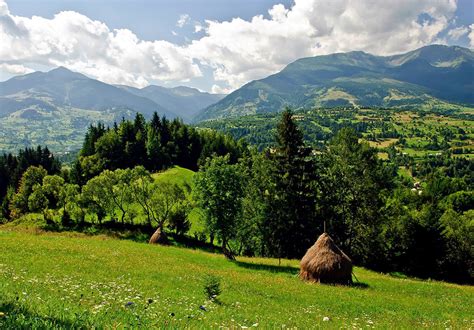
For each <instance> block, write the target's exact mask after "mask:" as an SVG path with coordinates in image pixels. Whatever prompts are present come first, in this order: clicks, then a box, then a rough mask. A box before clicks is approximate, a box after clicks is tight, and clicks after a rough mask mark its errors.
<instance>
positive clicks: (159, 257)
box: [0, 227, 474, 329]
mask: <svg viewBox="0 0 474 330" xmlns="http://www.w3.org/2000/svg"><path fill="white" fill-rule="evenodd" d="M0 246H1V247H2V253H1V254H0V328H4V329H6V328H8V329H19V328H53V327H56V328H58V327H59V328H70V327H84V328H91V327H97V328H102V327H107V328H150V327H170V328H174V327H193V328H202V327H216V328H218V327H230V328H245V327H263V328H296V327H299V328H309V327H312V328H314V327H319V326H324V327H330V328H340V327H344V328H366V327H371V328H374V327H375V328H393V327H397V328H415V327H416V328H419V327H426V328H430V329H433V328H439V329H448V328H456V329H461V328H465V329H468V328H472V327H473V326H474V319H473V315H474V313H473V312H474V310H473V307H472V306H473V301H474V288H473V287H471V286H459V285H453V284H448V283H443V282H435V281H420V280H415V279H408V278H396V277H392V276H389V275H382V274H377V273H374V272H371V271H367V270H365V269H362V268H356V269H355V275H356V276H357V278H358V280H359V281H361V282H362V283H363V284H361V285H359V286H357V287H350V288H348V287H338V286H327V285H315V284H308V283H303V282H301V281H300V280H299V279H298V277H297V273H298V261H296V260H284V261H282V264H281V266H278V261H277V260H274V259H258V258H238V260H237V262H229V261H227V260H225V259H224V257H223V256H222V255H218V254H211V253H206V252H202V251H199V250H191V249H183V248H177V247H170V246H168V247H164V246H151V245H147V244H143V243H135V242H131V241H124V240H116V239H111V238H108V237H105V236H93V237H90V236H85V235H83V234H75V233H67V234H57V233H56V234H54V233H44V232H40V231H37V230H32V229H30V230H26V229H19V228H16V229H14V230H12V229H11V228H5V227H3V228H2V227H0ZM206 274H213V275H215V276H218V277H219V278H220V279H221V288H222V294H221V295H220V296H219V297H218V299H219V301H218V302H217V303H216V302H210V301H208V300H207V298H206V296H205V295H204V292H203V286H204V284H203V283H204V282H203V278H204V277H205V275H206ZM326 317H327V318H329V320H328V321H325V320H327V319H325V318H326Z"/></svg>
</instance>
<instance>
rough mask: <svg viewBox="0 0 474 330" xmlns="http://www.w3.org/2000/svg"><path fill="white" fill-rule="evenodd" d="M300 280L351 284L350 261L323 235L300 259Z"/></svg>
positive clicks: (330, 239)
mask: <svg viewBox="0 0 474 330" xmlns="http://www.w3.org/2000/svg"><path fill="white" fill-rule="evenodd" d="M300 278H301V279H303V280H306V281H311V282H318V283H332V284H345V285H347V284H352V261H351V259H350V258H349V257H348V256H347V255H346V254H345V253H344V252H342V250H341V249H339V247H338V246H337V245H336V244H335V243H334V241H333V240H332V238H331V237H330V236H329V235H328V234H326V233H324V234H322V235H321V236H319V238H318V240H317V241H316V243H315V244H314V245H313V246H312V247H310V248H309V249H308V251H307V252H306V254H305V255H304V257H303V259H301V262H300Z"/></svg>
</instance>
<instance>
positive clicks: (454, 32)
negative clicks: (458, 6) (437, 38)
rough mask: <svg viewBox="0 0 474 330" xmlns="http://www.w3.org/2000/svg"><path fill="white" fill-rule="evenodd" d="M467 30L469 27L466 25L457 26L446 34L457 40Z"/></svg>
mask: <svg viewBox="0 0 474 330" xmlns="http://www.w3.org/2000/svg"><path fill="white" fill-rule="evenodd" d="M468 32H469V28H468V27H467V26H459V27H457V28H454V29H452V30H449V32H448V36H449V37H450V38H451V39H453V40H458V39H459V38H461V37H462V36H464V35H466V34H467V33H468Z"/></svg>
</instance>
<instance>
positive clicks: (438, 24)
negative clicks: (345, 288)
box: [0, 0, 474, 93]
mask: <svg viewBox="0 0 474 330" xmlns="http://www.w3.org/2000/svg"><path fill="white" fill-rule="evenodd" d="M473 4H474V1H473V0H458V1H456V0H383V1H382V0H380V1H379V0H295V1H290V0H279V1H278V0H277V1H274V0H258V1H254V0H154V1H152V0H134V1H133V0H104V1H97V0H80V1H79V0H17V1H13V0H11V1H10V0H9V1H4V0H0V80H6V79H8V78H10V77H12V76H14V75H18V74H24V73H28V72H32V71H35V70H42V71H46V70H49V69H51V68H54V67H57V66H65V67H67V68H69V69H71V70H74V71H78V72H81V73H84V74H86V75H88V76H90V77H93V78H96V79H99V80H102V81H104V82H107V83H114V84H126V85H131V86H136V87H144V86H147V85H149V84H157V85H163V86H177V85H186V86H192V87H197V88H199V89H201V90H205V91H211V92H215V93H218V92H229V91H232V90H234V89H236V88H239V87H240V86H242V85H243V84H245V83H247V82H248V81H250V80H253V79H260V78H263V77H266V76H268V75H269V74H272V73H275V72H277V71H279V70H281V69H282V68H283V67H285V66H286V65H287V64H288V63H291V62H293V61H294V60H296V59H298V58H301V57H307V56H314V55H321V54H328V53H334V52H346V51H352V50H362V51H366V52H369V53H373V54H378V55H389V54H395V53H400V52H405V51H409V50H413V49H416V48H418V47H421V46H424V45H428V44H432V43H441V44H448V45H461V46H464V47H470V48H473V47H474V8H473Z"/></svg>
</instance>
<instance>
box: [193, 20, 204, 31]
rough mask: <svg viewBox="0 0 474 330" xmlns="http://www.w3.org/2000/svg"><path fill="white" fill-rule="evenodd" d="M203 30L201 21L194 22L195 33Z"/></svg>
mask: <svg viewBox="0 0 474 330" xmlns="http://www.w3.org/2000/svg"><path fill="white" fill-rule="evenodd" d="M202 30H203V27H202V24H201V23H200V22H195V23H194V33H199V32H201V31H202Z"/></svg>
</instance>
